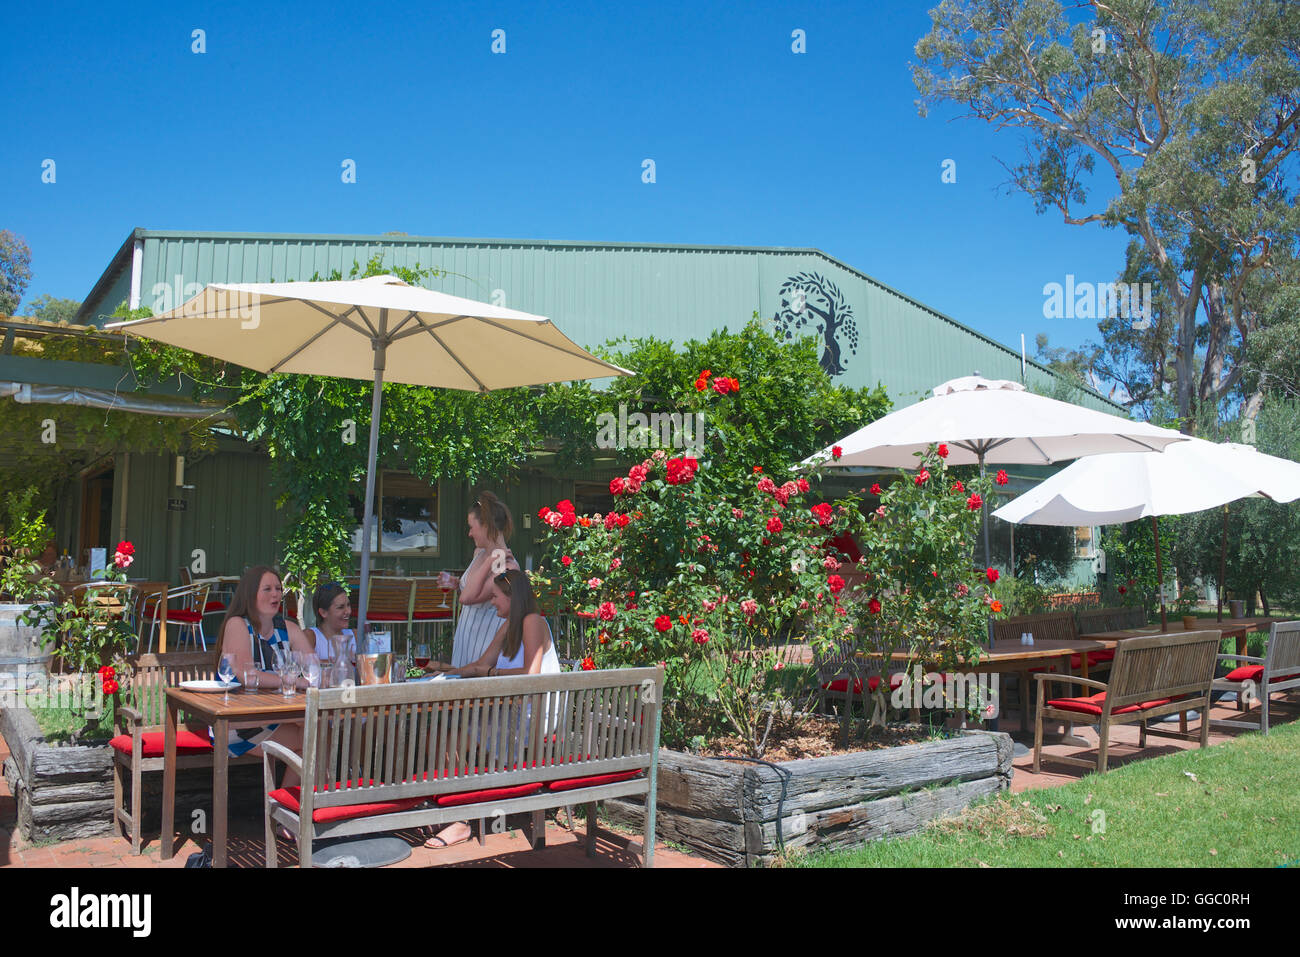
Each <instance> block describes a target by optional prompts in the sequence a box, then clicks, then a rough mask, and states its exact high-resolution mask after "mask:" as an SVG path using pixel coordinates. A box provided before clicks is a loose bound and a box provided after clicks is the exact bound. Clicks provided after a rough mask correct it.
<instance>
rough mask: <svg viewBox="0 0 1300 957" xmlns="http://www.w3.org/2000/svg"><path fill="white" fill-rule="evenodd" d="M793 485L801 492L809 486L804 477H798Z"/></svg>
mask: <svg viewBox="0 0 1300 957" xmlns="http://www.w3.org/2000/svg"><path fill="white" fill-rule="evenodd" d="M794 486H795V488H797V489H798V490H799V491H801V492H806V491H808V488H809V486H808V480H807V479H806V478H801V479H799V480H798V481H797V482H795V483H794Z"/></svg>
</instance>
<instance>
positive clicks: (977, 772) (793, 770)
mask: <svg viewBox="0 0 1300 957" xmlns="http://www.w3.org/2000/svg"><path fill="white" fill-rule="evenodd" d="M1011 748H1012V743H1011V738H1010V736H1009V735H1006V734H1002V733H997V732H991V731H968V732H962V733H960V734H958V735H957V736H955V737H952V738H948V739H944V740H937V741H926V742H923V743H920V744H908V745H903V746H901V747H893V748H882V749H879V750H874V751H861V752H854V753H850V754H841V755H835V756H832V757H824V758H811V759H805V760H797V761H785V762H773V763H771V764H768V763H754V762H749V761H743V760H726V759H722V760H719V759H710V758H705V757H697V756H695V755H691V754H683V753H681V752H677V751H666V750H665V751H660V752H659V782H658V806H657V809H656V823H657V832H658V836H659V837H660V838H662V839H665V840H669V841H674V842H676V843H678V844H683V845H685V846H687V847H689V848H691V849H692V850H694V851H696V852H698V853H699V854H701V855H702V856H704V857H707V858H709V859H710V860H714V861H718V862H719V863H722V864H727V865H729V866H732V867H743V866H754V865H759V864H763V863H767V862H769V861H771V860H773V859H774V858H775V857H776V856H777V855H778V854H779V853H781V851H782V849H784V850H785V851H790V850H794V849H796V848H806V849H811V848H834V847H851V846H855V845H858V844H862V843H865V842H867V841H872V840H877V839H879V838H883V837H897V836H902V835H906V834H913V833H915V832H917V831H919V830H920V829H921V827H922V826H923V825H924V824H925V823H926V822H927V821H929V820H932V819H934V818H937V817H941V816H944V815H948V814H953V813H956V812H957V811H960V810H961V809H962V808H964V807H966V806H967V805H968V804H970V803H971V802H972V801H974V800H976V799H977V798H980V797H984V796H985V795H988V794H993V793H995V792H997V791H1001V790H1005V789H1007V788H1009V787H1010V785H1011V774H1012V768H1011V758H1012V750H1011ZM607 810H608V813H609V816H610V819H611V820H613V821H615V822H616V823H628V824H635V823H637V822H639V821H642V820H643V819H644V818H643V817H642V815H643V814H644V805H643V804H640V803H637V802H633V801H630V800H616V801H609V802H607Z"/></svg>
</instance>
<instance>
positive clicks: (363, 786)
mask: <svg viewBox="0 0 1300 957" xmlns="http://www.w3.org/2000/svg"><path fill="white" fill-rule="evenodd" d="M663 682H664V673H663V669H662V668H628V669H619V670H609V671H578V672H571V673H567V674H558V675H512V676H509V677H503V678H471V679H463V680H456V681H422V682H408V683H405V684H395V685H379V686H374V687H357V688H338V689H330V690H319V689H312V690H310V691H308V692H307V712H306V726H305V729H304V736H303V741H304V744H303V753H302V756H301V757H299V756H298V755H296V754H294V753H293V752H292V751H290V750H288V749H287V748H285V747H283V746H281V745H279V744H277V743H275V742H264V743H263V744H262V750H263V754H264V759H265V763H264V767H265V785H266V794H267V797H266V866H267V867H275V866H276V843H275V825H276V823H277V822H278V823H280V824H283V825H285V826H286V827H288V828H289V829H290V831H291V832H292V833H294V835H295V837H296V839H297V843H298V860H299V862H300V864H301V866H303V867H310V866H311V861H312V842H313V841H315V840H317V839H322V838H329V837H342V836H346V835H351V834H365V833H372V832H375V831H396V830H401V829H404V828H413V827H423V826H426V825H441V824H447V823H450V822H452V821H464V820H467V819H468V820H472V819H474V818H480V819H488V820H491V821H492V822H493V824H492V826H493V828H494V829H499V828H502V827H504V823H505V818H506V815H509V814H518V813H527V814H529V815H530V820H529V831H530V832H531V837H532V842H533V847H535V848H536V847H540V846H542V843H544V841H545V817H544V812H545V811H546V809H548V808H560V807H566V806H569V805H574V804H585V805H586V806H587V854H588V856H590V855H592V854H594V852H595V844H596V833H597V828H596V802H598V801H601V800H605V799H607V798H615V797H625V796H630V795H645V802H646V823H645V836H644V844H643V847H642V849H641V854H642V861H643V863H644V865H645V866H646V867H650V866H652V864H653V861H654V808H655V771H656V767H657V758H658V750H659V702H660V701H662V700H663ZM548 711H549V712H550V720H549V721H548V720H547V713H548ZM276 762H282V763H284V764H287V765H290V766H291V767H293V768H294V769H295V770H297V771H298V773H299V775H300V778H301V780H302V781H304V782H311V786H310V787H301V788H277V787H276V786H275V776H274V771H275V768H274V764H275V763H276Z"/></svg>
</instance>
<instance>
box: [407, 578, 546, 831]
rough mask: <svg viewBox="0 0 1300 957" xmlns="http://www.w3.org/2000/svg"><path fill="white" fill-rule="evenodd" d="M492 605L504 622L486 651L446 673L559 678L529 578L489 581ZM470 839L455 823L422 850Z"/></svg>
mask: <svg viewBox="0 0 1300 957" xmlns="http://www.w3.org/2000/svg"><path fill="white" fill-rule="evenodd" d="M491 604H492V607H493V608H494V609H495V610H496V613H497V614H498V615H499V616H500V617H501V618H503V619H505V620H504V621H501V622H500V624H499V626H498V628H497V632H496V635H494V636H493V638H492V641H491V642H490V643H489V644H488V647H487V649H486V650H485V651H484V652H483V654H482V655H481V656H480V657H479V659H478V660H477V661H474V662H472V663H470V664H467V665H462V666H461V667H459V668H451V669H446V673H447V674H453V675H459V676H460V677H462V678H474V677H483V676H488V677H495V676H497V675H539V674H540V675H558V674H559V673H560V659H559V657H558V656H557V655H556V653H555V642H554V641H552V640H551V627H550V625H548V624H547V623H546V619H545V618H543V617H542V616H541V613H540V612H539V610H538V607H537V596H535V595H534V594H533V589H532V586H531V585H530V584H529V582H528V576H527V575H525V574H524V573H523V572H521V571H520V570H519V569H517V568H512V569H510V570H509V571H507V572H505V573H504V574H502V575H498V576H496V578H494V579H493V580H492V601H491ZM434 664H436V662H430V663H429V666H428V668H429V670H442V669H434V667H433V666H434ZM544 707H545V706H544ZM547 724H548V725H549V724H550V721H548V722H547ZM469 838H470V829H469V825H468V824H466V823H465V822H463V821H457V822H456V823H454V824H449V825H447V826H446V827H445V828H443V829H442V830H441V831H440V832H438V835H437V836H436V837H431V838H430V839H429V840H428V841H426V842H425V845H424V846H425V847H432V848H438V847H450V846H451V845H452V844H460V843H462V842H464V841H468V840H469Z"/></svg>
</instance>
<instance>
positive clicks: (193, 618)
mask: <svg viewBox="0 0 1300 957" xmlns="http://www.w3.org/2000/svg"><path fill="white" fill-rule="evenodd" d="M167 620H168V621H179V622H181V623H182V624H185V625H197V624H198V623H199V622H201V621H203V615H201V614H200V613H199V612H197V611H189V610H187V609H184V608H177V609H176V610H175V611H168V612H167Z"/></svg>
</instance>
